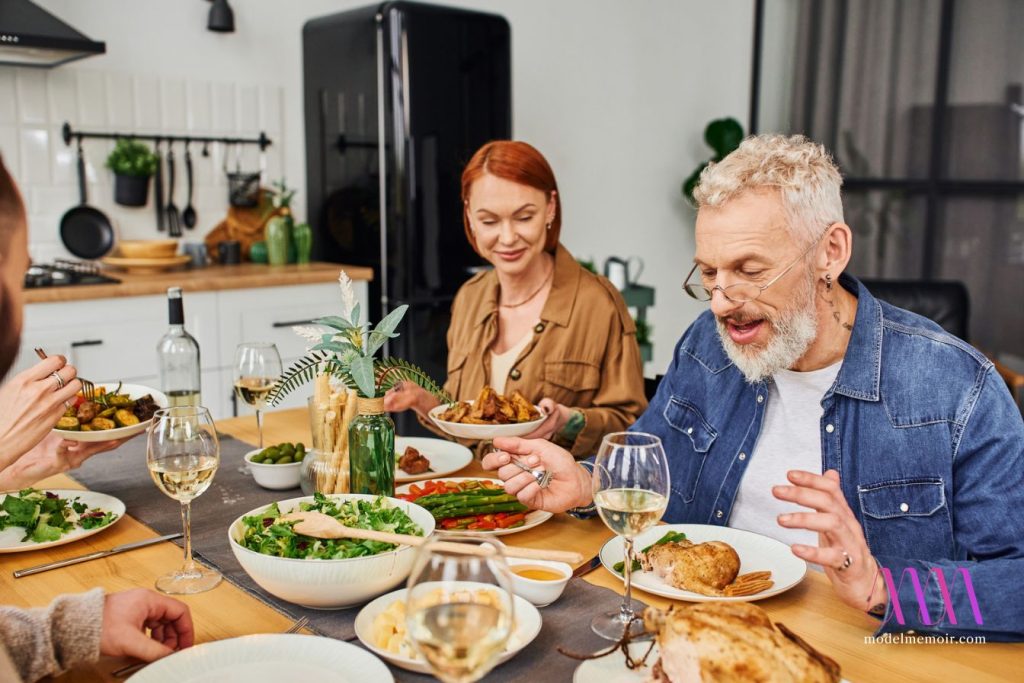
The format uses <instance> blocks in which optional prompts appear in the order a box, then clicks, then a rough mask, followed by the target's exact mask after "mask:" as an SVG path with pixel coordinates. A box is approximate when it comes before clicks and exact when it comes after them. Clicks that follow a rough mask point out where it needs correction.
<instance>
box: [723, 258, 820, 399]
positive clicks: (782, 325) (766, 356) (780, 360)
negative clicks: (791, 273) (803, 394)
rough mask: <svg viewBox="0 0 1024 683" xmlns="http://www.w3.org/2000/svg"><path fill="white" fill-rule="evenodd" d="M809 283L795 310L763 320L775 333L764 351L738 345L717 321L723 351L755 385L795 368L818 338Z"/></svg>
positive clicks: (812, 291) (750, 346)
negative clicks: (777, 373) (780, 372)
mask: <svg viewBox="0 0 1024 683" xmlns="http://www.w3.org/2000/svg"><path fill="white" fill-rule="evenodd" d="M806 282H807V286H806V287H804V288H802V289H803V291H801V292H799V293H798V295H797V297H796V299H797V300H796V303H795V305H794V306H792V307H790V308H788V309H787V310H785V311H782V312H781V313H780V314H779V315H778V317H776V318H772V317H771V316H770V315H768V314H764V315H762V316H760V317H762V318H763V319H764V321H765V322H766V323H767V324H768V325H769V326H771V330H772V336H771V339H769V341H768V344H767V345H766V346H765V347H764V348H754V347H753V346H752V345H749V344H747V345H742V344H737V343H736V342H734V341H733V340H732V338H731V337H730V336H729V330H728V329H727V328H726V326H725V323H723V322H722V320H721V319H720V318H718V317H717V316H716V317H715V324H716V325H717V326H718V338H719V339H720V340H721V342H722V348H723V349H725V353H726V355H727V356H729V360H731V361H732V362H733V364H734V365H735V366H736V367H737V368H738V369H739V371H740V372H742V373H743V376H744V377H745V378H746V380H747V381H748V382H750V383H751V384H754V383H756V382H760V381H762V380H765V379H768V378H769V377H771V376H772V375H774V374H775V373H776V372H778V371H779V370H786V369H788V368H791V367H793V365H794V364H796V362H797V361H798V360H800V358H801V356H803V355H804V354H805V353H806V352H807V349H808V348H810V346H811V343H812V342H813V341H814V338H815V337H817V336H818V318H817V316H816V315H815V310H814V282H813V280H812V279H810V278H808V279H807V281H806ZM729 317H730V319H731V320H733V321H734V322H740V323H742V322H752V321H753V320H756V319H757V318H754V317H751V318H749V319H748V320H746V321H742V320H736V316H729Z"/></svg>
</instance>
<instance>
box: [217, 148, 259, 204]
mask: <svg viewBox="0 0 1024 683" xmlns="http://www.w3.org/2000/svg"><path fill="white" fill-rule="evenodd" d="M224 172H225V174H227V177H228V201H229V202H230V203H231V206H235V207H239V208H251V207H254V206H257V205H258V204H259V199H260V175H261V173H260V172H259V171H257V172H255V173H250V172H243V171H242V146H241V145H240V144H239V145H235V170H234V171H229V170H228V167H227V154H225V155H224Z"/></svg>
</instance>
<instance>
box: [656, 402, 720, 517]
mask: <svg viewBox="0 0 1024 683" xmlns="http://www.w3.org/2000/svg"><path fill="white" fill-rule="evenodd" d="M664 416H665V420H666V422H668V424H669V426H670V427H671V428H672V429H673V430H674V431H675V432H677V434H672V433H670V435H669V438H668V443H667V444H666V446H667V447H668V448H669V470H670V473H671V478H672V491H673V492H674V493H675V494H676V495H677V496H679V497H681V498H682V499H683V502H685V503H690V502H692V501H693V497H694V495H695V493H696V491H697V482H698V480H699V479H700V473H701V470H702V469H703V468H704V460H705V458H706V457H707V455H708V451H710V450H711V445H712V444H713V443H714V442H715V439H716V438H717V437H718V432H716V431H715V429H714V427H712V426H711V425H710V424H708V422H707V420H705V419H704V416H703V415H702V414H701V412H700V410H699V409H698V408H697V406H695V405H694V404H693V403H691V402H690V401H687V400H686V399H685V398H682V397H680V396H672V397H671V398H669V400H668V403H666V404H665V411H664Z"/></svg>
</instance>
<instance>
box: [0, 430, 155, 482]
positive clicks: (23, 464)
mask: <svg viewBox="0 0 1024 683" xmlns="http://www.w3.org/2000/svg"><path fill="white" fill-rule="evenodd" d="M136 436H138V435H137V434H136ZM133 438H135V437H129V439H133ZM129 439H115V440H111V441H95V442H91V443H85V442H82V441H69V440H67V439H63V438H61V437H60V436H59V435H57V434H54V433H53V432H50V433H49V434H47V435H46V436H45V437H44V438H43V440H42V441H40V442H39V443H38V444H36V446H35V447H34V448H32V449H31V450H30V451H29V452H28V453H26V454H24V455H23V456H21V457H20V458H18V460H17V461H15V462H14V463H13V464H11V465H10V466H9V467H6V468H4V469H3V470H0V491H2V490H13V489H23V488H25V487H27V486H32V485H33V484H35V483H36V482H37V481H39V480H41V479H46V478H47V477H50V476H53V475H54V474H60V473H62V472H67V471H68V470H73V469H75V468H77V467H79V466H80V465H81V464H82V463H83V462H85V461H86V460H88V459H89V458H91V457H92V456H94V455H96V454H97V453H105V452H106V451H112V450H114V449H115V448H117V447H118V446H120V445H121V444H123V443H124V442H125V441H128V440H129Z"/></svg>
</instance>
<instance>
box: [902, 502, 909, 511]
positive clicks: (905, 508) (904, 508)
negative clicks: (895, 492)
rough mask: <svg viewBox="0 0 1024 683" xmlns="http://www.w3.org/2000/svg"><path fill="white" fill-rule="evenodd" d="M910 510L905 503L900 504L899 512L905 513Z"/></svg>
mask: <svg viewBox="0 0 1024 683" xmlns="http://www.w3.org/2000/svg"><path fill="white" fill-rule="evenodd" d="M908 510H910V506H909V505H907V504H906V503H900V512H907V511H908Z"/></svg>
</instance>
